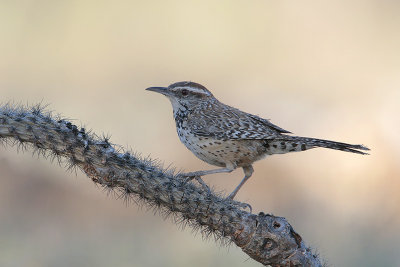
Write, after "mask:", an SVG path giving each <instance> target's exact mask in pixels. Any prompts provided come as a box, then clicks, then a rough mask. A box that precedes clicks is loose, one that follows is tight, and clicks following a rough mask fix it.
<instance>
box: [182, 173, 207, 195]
mask: <svg viewBox="0 0 400 267" xmlns="http://www.w3.org/2000/svg"><path fill="white" fill-rule="evenodd" d="M178 178H185V179H184V183H187V182H189V181H191V180H193V179H195V180H196V181H197V182H198V183H199V184H200V185H201V187H202V188H203V189H204V191H206V192H207V194H208V195H210V194H211V189H210V187H209V186H208V185H207V184H206V183H205V182H204V181H203V179H201V176H200V175H199V172H188V173H181V174H178Z"/></svg>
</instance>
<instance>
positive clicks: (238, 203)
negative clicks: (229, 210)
mask: <svg viewBox="0 0 400 267" xmlns="http://www.w3.org/2000/svg"><path fill="white" fill-rule="evenodd" d="M228 199H230V198H228ZM232 202H233V204H234V205H235V206H238V207H240V208H242V209H244V210H245V209H246V208H248V209H249V212H250V213H252V212H253V208H252V207H251V205H250V204H248V203H244V202H239V201H232Z"/></svg>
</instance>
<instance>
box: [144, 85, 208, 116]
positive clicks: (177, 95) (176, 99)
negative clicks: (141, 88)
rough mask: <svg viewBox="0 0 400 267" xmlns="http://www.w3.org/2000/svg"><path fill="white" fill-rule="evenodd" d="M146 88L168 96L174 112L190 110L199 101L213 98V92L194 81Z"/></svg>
mask: <svg viewBox="0 0 400 267" xmlns="http://www.w3.org/2000/svg"><path fill="white" fill-rule="evenodd" d="M146 90H148V91H153V92H157V93H160V94H163V95H165V96H166V97H168V99H169V100H170V101H171V104H172V107H173V109H174V113H175V112H177V111H178V110H188V109H190V108H191V107H194V106H196V105H198V104H199V103H202V102H204V101H207V100H209V99H211V98H213V95H212V93H211V92H210V91H208V90H207V88H205V87H204V86H203V85H201V84H198V83H194V82H177V83H173V84H171V85H170V86H168V87H150V88H147V89H146Z"/></svg>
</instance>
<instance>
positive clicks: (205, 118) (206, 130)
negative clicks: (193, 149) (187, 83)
mask: <svg viewBox="0 0 400 267" xmlns="http://www.w3.org/2000/svg"><path fill="white" fill-rule="evenodd" d="M187 126H188V128H189V129H191V130H192V131H193V133H194V134H196V135H199V136H209V137H214V138H216V139H222V140H229V139H271V138H276V137H277V136H279V135H281V134H282V133H290V132H289V131H286V130H284V129H282V128H280V127H278V126H276V125H274V124H272V123H270V122H269V121H268V120H266V119H263V118H260V117H258V116H256V115H252V114H249V113H246V112H243V111H240V110H238V109H236V108H232V107H229V106H226V105H224V104H222V103H220V102H218V103H213V104H208V105H207V106H206V107H204V106H203V107H198V108H196V109H195V110H193V111H191V112H190V113H189V114H188V117H187Z"/></svg>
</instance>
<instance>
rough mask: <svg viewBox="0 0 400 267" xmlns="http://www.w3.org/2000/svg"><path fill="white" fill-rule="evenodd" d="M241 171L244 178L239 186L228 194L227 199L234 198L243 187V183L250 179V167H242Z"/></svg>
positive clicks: (251, 172)
mask: <svg viewBox="0 0 400 267" xmlns="http://www.w3.org/2000/svg"><path fill="white" fill-rule="evenodd" d="M243 171H244V178H243V180H242V181H241V182H240V184H239V185H238V186H237V187H236V188H235V190H233V192H232V193H230V194H229V196H228V198H230V199H232V200H233V198H234V197H235V196H236V194H237V192H239V190H240V188H241V187H242V186H243V185H244V183H245V182H246V181H247V180H248V179H249V178H250V177H251V175H252V174H253V171H254V169H253V167H252V166H251V165H249V166H245V167H243Z"/></svg>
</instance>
